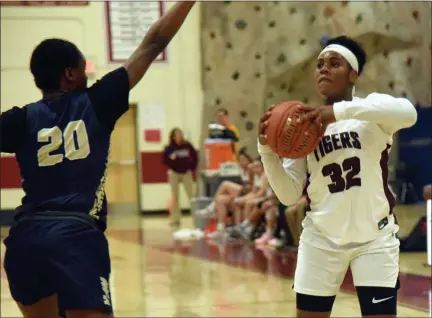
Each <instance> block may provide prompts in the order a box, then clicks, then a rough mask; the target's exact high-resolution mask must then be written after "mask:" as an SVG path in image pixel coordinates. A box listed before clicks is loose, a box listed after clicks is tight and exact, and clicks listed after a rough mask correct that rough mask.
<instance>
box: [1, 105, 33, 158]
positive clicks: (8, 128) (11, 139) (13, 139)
mask: <svg viewBox="0 0 432 318" xmlns="http://www.w3.org/2000/svg"><path fill="white" fill-rule="evenodd" d="M26 121H27V108H26V107H23V108H20V107H16V106H15V107H13V108H12V109H9V110H8V111H5V112H4V113H1V115H0V138H1V140H0V150H1V152H7V153H16V152H17V151H18V149H19V148H20V147H21V145H22V144H23V142H24V140H25V136H26Z"/></svg>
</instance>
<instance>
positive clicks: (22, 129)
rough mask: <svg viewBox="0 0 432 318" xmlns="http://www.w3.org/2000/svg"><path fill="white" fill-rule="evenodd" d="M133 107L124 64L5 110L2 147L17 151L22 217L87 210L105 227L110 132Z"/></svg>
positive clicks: (85, 211) (2, 123)
mask: <svg viewBox="0 0 432 318" xmlns="http://www.w3.org/2000/svg"><path fill="white" fill-rule="evenodd" d="M128 107H129V78H128V74H127V72H126V70H125V69H124V68H123V67H121V68H119V69H117V70H115V71H113V72H111V73H109V74H107V75H105V76H104V77H103V78H102V79H101V80H100V81H98V82H96V83H95V84H94V85H92V86H91V87H89V88H88V89H85V90H82V91H76V92H70V93H65V94H63V95H61V96H57V97H53V98H51V99H49V100H41V101H37V102H35V103H32V104H29V105H26V106H24V107H22V108H18V107H14V108H12V109H10V110H8V111H6V112H4V113H2V114H1V151H2V152H8V153H15V154H16V158H17V161H18V164H19V167H20V170H21V176H22V186H23V190H24V192H25V196H24V198H23V200H22V205H21V206H20V207H19V208H18V209H17V212H18V214H17V217H18V218H19V217H20V216H21V215H24V214H29V213H32V212H38V211H60V212H63V211H64V212H68V211H71V212H82V213H86V214H90V216H92V217H93V218H94V219H95V220H96V221H97V223H98V225H99V227H100V228H101V229H105V228H106V215H107V200H106V197H105V191H104V184H105V179H106V171H107V160H108V153H109V146H110V137H111V132H112V130H113V128H114V125H115V122H116V121H117V119H118V118H119V117H120V116H121V115H122V114H123V113H124V112H126V111H127V109H128Z"/></svg>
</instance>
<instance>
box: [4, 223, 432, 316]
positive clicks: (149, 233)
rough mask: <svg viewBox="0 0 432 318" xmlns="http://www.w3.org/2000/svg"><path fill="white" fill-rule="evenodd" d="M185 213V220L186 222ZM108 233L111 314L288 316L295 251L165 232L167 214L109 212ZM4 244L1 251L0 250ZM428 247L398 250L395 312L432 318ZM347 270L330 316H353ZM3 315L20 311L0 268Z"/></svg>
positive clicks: (354, 300) (355, 312) (357, 313)
mask: <svg viewBox="0 0 432 318" xmlns="http://www.w3.org/2000/svg"><path fill="white" fill-rule="evenodd" d="M190 224H191V221H190V218H185V219H184V222H183V227H188V226H189V227H190ZM107 236H108V238H109V242H110V250H111V259H112V268H113V272H112V277H111V292H112V298H113V303H114V306H115V315H116V317H293V316H294V315H295V294H294V292H293V290H292V288H291V287H292V284H293V281H292V276H293V274H294V270H295V257H296V256H295V254H293V253H292V252H291V253H290V252H272V251H269V250H264V251H261V250H257V249H256V248H255V247H254V246H251V245H249V244H243V243H241V244H236V245H233V244H231V245H222V244H217V243H212V242H210V241H204V240H200V241H189V242H186V241H181V242H175V241H173V240H172V238H171V234H170V231H169V229H168V225H167V219H166V218H163V217H147V218H142V217H138V216H135V215H129V216H127V215H126V216H125V215H123V216H121V217H120V216H111V219H110V224H109V230H108V231H107ZM4 249H5V248H4V245H2V248H1V250H2V253H1V257H2V258H3V255H4ZM425 261H426V253H411V254H403V255H402V256H401V284H402V287H401V290H400V294H399V295H400V297H399V302H400V306H399V317H430V315H429V297H430V296H429V293H430V290H431V269H430V267H426V266H424V263H425ZM350 277H351V276H350V275H347V278H346V279H345V282H344V284H343V287H342V291H341V292H340V294H339V295H338V297H337V299H336V303H335V306H334V310H333V316H335V317H359V316H360V310H359V306H358V304H357V298H356V296H355V294H354V293H353V291H354V288H353V286H352V280H351V279H350ZM0 287H1V312H0V316H1V317H20V312H19V310H18V308H17V307H16V305H15V303H14V302H13V300H12V298H11V296H10V293H9V288H8V284H7V280H6V275H5V273H4V270H3V267H2V271H1V286H0Z"/></svg>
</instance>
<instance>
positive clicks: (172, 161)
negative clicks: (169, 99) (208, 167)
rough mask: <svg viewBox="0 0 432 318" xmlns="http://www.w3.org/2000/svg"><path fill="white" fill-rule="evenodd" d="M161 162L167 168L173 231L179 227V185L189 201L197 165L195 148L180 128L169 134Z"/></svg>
mask: <svg viewBox="0 0 432 318" xmlns="http://www.w3.org/2000/svg"><path fill="white" fill-rule="evenodd" d="M163 162H164V164H165V166H167V168H168V180H169V183H170V186H171V196H172V199H173V207H172V211H171V215H170V218H171V220H170V225H171V227H172V229H173V231H176V230H178V228H179V227H180V216H181V213H180V204H179V190H180V189H179V186H180V183H181V184H183V187H184V189H185V191H186V194H187V196H188V198H189V200H190V199H191V198H192V195H193V186H194V181H193V176H192V173H193V171H195V169H196V167H197V164H198V155H197V152H196V150H195V148H194V147H193V146H192V145H191V144H190V142H188V141H187V140H185V139H184V137H183V132H182V130H181V129H180V128H174V129H173V130H171V132H170V137H169V144H168V146H166V147H165V150H164V152H163Z"/></svg>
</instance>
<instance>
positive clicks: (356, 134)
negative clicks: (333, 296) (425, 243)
mask: <svg viewBox="0 0 432 318" xmlns="http://www.w3.org/2000/svg"><path fill="white" fill-rule="evenodd" d="M390 144H391V136H389V135H388V134H386V133H384V132H383V131H382V130H381V129H380V128H379V127H378V126H377V125H375V124H373V123H369V122H366V121H360V120H356V119H349V120H342V121H338V122H336V123H334V124H331V125H329V126H328V128H327V130H326V132H325V135H324V137H323V138H322V140H321V142H320V144H319V146H318V148H317V149H316V150H315V151H314V152H313V153H312V154H310V155H308V156H307V173H308V183H309V185H308V186H307V188H306V191H307V196H308V198H309V200H310V209H311V211H310V212H308V213H307V214H306V218H305V220H304V221H303V227H304V228H305V229H307V228H311V229H315V230H317V231H319V232H320V233H321V234H323V235H324V236H325V237H327V238H329V239H330V240H331V241H333V242H334V243H336V244H338V245H342V244H347V243H363V242H367V241H371V240H373V239H375V238H377V237H380V236H382V235H386V234H388V233H390V232H393V233H394V232H396V231H397V226H395V219H394V216H393V214H392V208H393V206H394V203H395V200H394V197H393V195H392V193H391V192H390V189H389V187H388V182H387V180H388V165H387V163H388V154H389V149H390Z"/></svg>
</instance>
